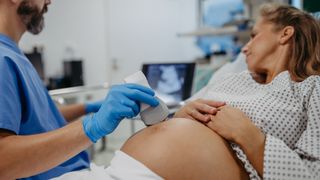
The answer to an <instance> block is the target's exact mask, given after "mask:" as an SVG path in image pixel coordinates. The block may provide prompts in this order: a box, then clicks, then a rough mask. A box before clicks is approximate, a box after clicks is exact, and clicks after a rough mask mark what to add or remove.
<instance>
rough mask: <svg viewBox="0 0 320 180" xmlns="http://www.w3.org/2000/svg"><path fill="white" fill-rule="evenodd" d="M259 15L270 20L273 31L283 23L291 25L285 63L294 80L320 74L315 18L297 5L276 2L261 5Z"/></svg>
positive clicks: (318, 27) (318, 29)
mask: <svg viewBox="0 0 320 180" xmlns="http://www.w3.org/2000/svg"><path fill="white" fill-rule="evenodd" d="M260 16H261V17H262V18H263V19H264V20H265V21H267V22H271V23H273V24H274V25H275V30H276V31H279V30H282V29H283V28H284V27H286V26H292V27H293V28H294V34H293V37H292V38H291V47H292V51H291V52H292V53H291V54H290V55H289V58H290V60H289V66H288V71H289V72H290V74H291V76H292V77H293V78H294V80H296V81H303V80H304V79H306V78H307V77H309V76H311V75H320V23H319V21H317V20H316V19H315V18H313V17H312V16H311V15H309V14H308V13H306V12H303V11H301V10H299V9H297V8H294V7H291V6H288V5H280V4H264V5H262V6H261V8H260Z"/></svg>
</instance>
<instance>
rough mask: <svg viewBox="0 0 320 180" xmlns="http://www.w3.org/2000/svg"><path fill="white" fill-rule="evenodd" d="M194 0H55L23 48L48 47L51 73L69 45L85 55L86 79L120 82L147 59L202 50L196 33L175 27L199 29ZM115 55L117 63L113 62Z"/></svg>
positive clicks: (174, 57) (185, 56)
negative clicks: (43, 23) (185, 35)
mask: <svg viewBox="0 0 320 180" xmlns="http://www.w3.org/2000/svg"><path fill="white" fill-rule="evenodd" d="M195 4H196V0H95V1H86V0H68V1H53V2H52V4H51V5H50V6H49V12H48V13H47V14H46V16H45V18H46V27H45V29H44V31H43V32H42V33H41V34H40V35H38V36H33V35H30V34H26V35H25V36H24V37H23V38H22V41H21V43H20V46H21V47H22V49H24V50H25V51H29V50H30V49H32V46H34V45H43V46H44V47H45V51H44V58H45V70H46V75H47V76H53V75H57V74H61V73H62V72H61V71H62V59H63V58H64V56H65V55H64V54H65V53H64V52H65V49H66V47H68V46H71V47H73V48H74V49H75V54H76V56H78V57H83V59H85V64H84V65H85V66H84V68H85V69H84V71H85V75H84V79H85V82H86V84H88V85H96V84H101V83H103V82H105V81H108V82H118V81H119V80H120V79H122V78H123V77H124V76H125V75H127V74H130V73H131V72H134V71H136V70H139V69H140V67H141V63H142V62H143V61H148V62H151V61H179V60H180V61H185V60H193V59H194V58H195V57H196V56H199V55H201V53H200V51H199V50H198V49H197V48H196V47H195V46H194V39H193V38H179V37H177V35H176V34H177V33H179V32H188V31H191V30H194V29H196V7H195ZM114 59H117V60H118V61H117V66H118V69H117V70H115V69H113V68H112V67H114V66H113V65H114V64H113V62H114V61H113V60H114Z"/></svg>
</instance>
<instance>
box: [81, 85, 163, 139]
mask: <svg viewBox="0 0 320 180" xmlns="http://www.w3.org/2000/svg"><path fill="white" fill-rule="evenodd" d="M140 102H143V103H145V104H149V105H151V106H153V107H154V106H157V105H159V101H158V100H157V99H156V98H155V97H154V91H153V90H152V89H150V88H147V87H144V86H141V85H138V84H124V85H116V86H113V87H112V88H111V89H110V91H109V93H108V96H107V98H106V99H105V100H104V102H103V104H102V106H101V108H100V109H99V111H98V112H97V113H94V114H93V115H92V116H91V117H90V116H87V117H85V118H84V120H83V121H82V124H83V129H84V131H85V133H86V135H87V136H88V137H89V139H90V140H91V141H92V142H94V143H95V142H96V141H97V140H98V139H100V138H101V137H103V136H105V135H108V134H110V133H112V132H113V131H114V130H115V129H116V127H117V126H118V125H119V123H120V121H121V120H122V119H124V118H133V117H135V116H136V115H138V114H139V112H140Z"/></svg>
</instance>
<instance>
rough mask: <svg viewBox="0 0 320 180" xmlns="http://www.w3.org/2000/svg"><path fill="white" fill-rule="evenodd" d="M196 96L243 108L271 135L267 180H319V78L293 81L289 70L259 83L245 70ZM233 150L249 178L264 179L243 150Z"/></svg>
mask: <svg viewBox="0 0 320 180" xmlns="http://www.w3.org/2000/svg"><path fill="white" fill-rule="evenodd" d="M197 98H204V99H211V100H218V101H225V102H227V104H228V105H230V106H233V107H235V108H238V109H240V110H242V111H243V112H244V113H245V114H246V115H247V116H248V117H249V118H250V119H251V120H252V122H253V123H254V124H255V125H256V126H257V127H259V128H260V129H261V131H262V132H263V133H264V134H265V135H266V142H265V151H264V162H263V163H264V170H263V178H264V179H318V180H319V179H320V76H311V77H309V78H307V79H306V80H304V81H303V82H294V81H292V80H291V78H290V75H289V73H288V71H285V72H282V73H280V74H279V75H278V76H277V77H276V78H275V79H274V80H273V81H272V82H271V83H269V84H259V83H257V82H256V81H254V80H253V79H252V77H251V76H250V73H249V72H247V71H245V72H242V73H240V74H236V75H231V76H228V77H226V78H224V79H221V80H220V81H218V82H215V83H214V84H211V85H210V84H209V85H208V86H206V88H204V89H202V90H201V91H200V92H199V93H198V94H196V95H195V96H194V97H193V98H192V99H197ZM192 99H191V100H192ZM231 147H232V149H233V150H234V151H235V153H236V155H237V157H238V158H239V160H240V161H241V162H242V163H243V165H244V168H245V170H246V171H247V172H248V174H249V176H250V179H261V177H259V175H258V173H257V171H256V170H255V169H254V168H253V166H252V165H251V164H250V162H249V161H248V159H247V157H246V155H245V154H244V152H243V151H242V150H241V148H240V147H239V146H238V145H236V144H233V143H231Z"/></svg>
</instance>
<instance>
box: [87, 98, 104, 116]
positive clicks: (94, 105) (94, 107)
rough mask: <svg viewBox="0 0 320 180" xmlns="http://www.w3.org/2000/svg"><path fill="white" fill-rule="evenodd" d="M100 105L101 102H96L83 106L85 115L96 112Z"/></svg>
mask: <svg viewBox="0 0 320 180" xmlns="http://www.w3.org/2000/svg"><path fill="white" fill-rule="evenodd" d="M102 103H103V101H97V102H93V103H86V104H84V106H85V111H86V114H89V113H95V112H98V111H99V109H100V107H101V105H102Z"/></svg>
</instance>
